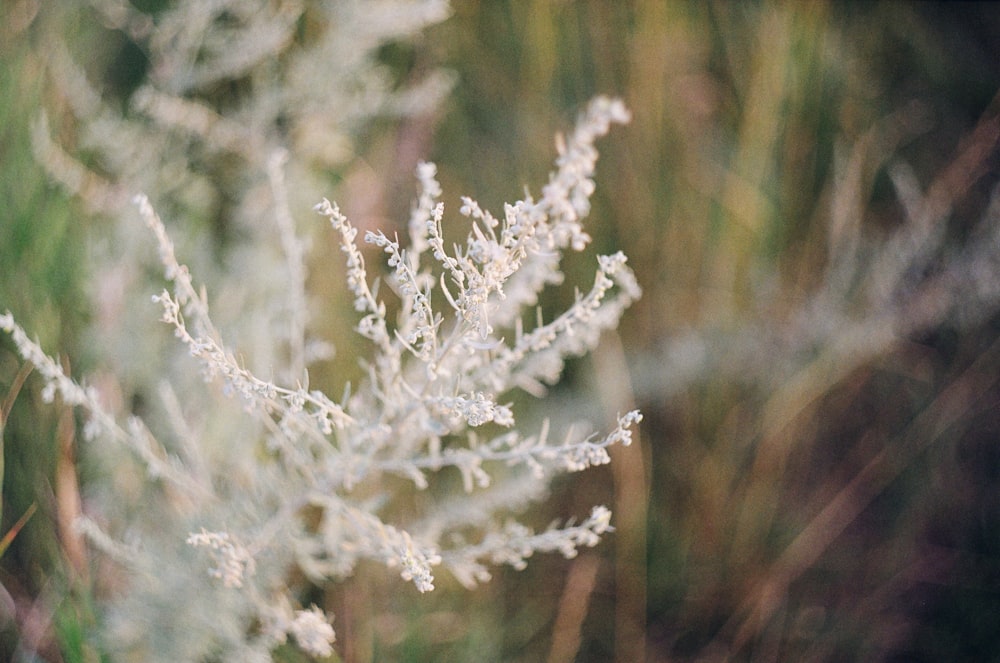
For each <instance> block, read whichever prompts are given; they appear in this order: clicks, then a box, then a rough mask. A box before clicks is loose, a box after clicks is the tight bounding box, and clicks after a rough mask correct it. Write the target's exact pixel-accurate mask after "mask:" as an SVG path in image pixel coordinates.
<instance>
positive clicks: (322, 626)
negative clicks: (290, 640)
mask: <svg viewBox="0 0 1000 663" xmlns="http://www.w3.org/2000/svg"><path fill="white" fill-rule="evenodd" d="M288 632H289V633H291V634H292V636H293V637H294V638H295V641H296V642H297V643H299V646H300V647H302V650H303V651H305V652H306V653H307V654H312V655H313V656H318V657H320V658H325V657H327V656H329V655H330V654H332V653H333V647H332V646H331V645H332V644H333V642H334V640H335V634H334V631H333V627H332V626H331V625H330V622H329V620H328V619H327V618H326V615H325V614H323V611H322V610H320V609H319V608H317V607H316V606H312V608H310V609H309V610H296V611H295V619H294V620H293V621H292V623H291V624H290V625H289V627H288Z"/></svg>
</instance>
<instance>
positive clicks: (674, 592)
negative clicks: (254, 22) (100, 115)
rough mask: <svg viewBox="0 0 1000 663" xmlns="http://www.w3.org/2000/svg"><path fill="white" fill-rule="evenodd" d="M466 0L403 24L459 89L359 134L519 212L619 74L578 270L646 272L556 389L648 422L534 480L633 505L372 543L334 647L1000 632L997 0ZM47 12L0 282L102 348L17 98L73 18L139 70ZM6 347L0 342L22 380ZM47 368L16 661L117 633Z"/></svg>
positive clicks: (471, 651)
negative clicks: (485, 569) (507, 536)
mask: <svg viewBox="0 0 1000 663" xmlns="http://www.w3.org/2000/svg"><path fill="white" fill-rule="evenodd" d="M137 4H138V3H137ZM453 6H454V15H453V17H452V18H451V19H450V20H448V21H447V22H446V23H444V24H442V25H440V26H438V27H436V28H434V29H433V30H432V31H430V33H429V34H428V35H427V36H426V38H425V39H424V40H420V41H417V42H415V43H412V44H400V45H396V46H391V47H387V48H386V49H384V54H383V55H384V58H385V60H386V62H387V63H388V64H389V65H391V66H392V67H394V68H395V69H396V71H397V72H398V74H399V76H400V77H401V79H405V77H406V76H407V75H408V74H409V73H410V72H412V71H416V70H419V69H421V68H426V67H437V66H440V67H444V68H447V69H449V70H451V71H453V72H454V73H455V74H456V75H457V83H456V85H455V89H454V92H453V94H452V95H451V96H450V97H449V98H448V100H447V101H446V103H445V105H444V106H443V107H442V108H441V109H440V112H439V113H438V114H437V115H436V116H434V117H433V118H430V119H428V118H423V119H421V120H414V121H403V122H385V123H375V124H374V125H373V126H372V127H370V128H369V130H368V131H369V133H368V134H367V135H366V137H365V141H363V144H364V145H366V146H367V148H365V149H364V150H362V152H361V153H360V154H359V158H360V159H361V160H363V161H365V162H366V163H367V164H368V165H370V167H371V168H372V169H373V171H374V172H375V173H376V174H379V175H382V174H383V173H384V177H385V180H386V183H387V188H386V192H385V196H386V200H385V205H386V207H387V209H388V210H389V211H390V212H391V213H390V214H389V215H388V216H389V218H390V219H393V220H395V221H396V222H398V223H403V222H404V221H405V218H406V213H407V210H408V208H409V204H410V198H411V196H412V192H413V190H414V186H413V183H412V179H411V178H410V175H409V174H410V173H411V172H412V167H413V165H415V163H416V160H417V159H419V158H429V159H430V160H433V161H435V162H436V163H437V164H438V166H439V173H440V178H441V181H442V185H443V189H444V191H445V197H444V202H445V205H446V209H449V210H450V211H451V212H450V213H449V217H448V218H450V219H455V214H454V211H455V210H456V209H457V207H458V195H459V194H464V195H470V196H473V197H475V198H477V199H478V200H479V201H480V202H481V203H482V204H483V206H484V207H487V208H490V209H492V210H499V209H500V206H501V204H502V202H503V201H510V200H513V199H516V198H519V197H521V196H522V194H523V186H524V185H528V186H529V187H531V189H532V191H534V192H536V193H537V192H538V191H539V190H540V187H541V184H542V183H544V181H545V177H546V173H547V172H548V170H549V169H550V167H551V163H552V160H553V157H554V147H553V145H554V143H553V140H552V136H553V134H554V133H556V132H557V131H560V130H568V129H569V128H570V127H571V126H572V122H573V119H574V117H575V115H576V113H577V112H578V111H579V110H580V109H581V108H582V107H583V105H584V104H585V103H586V101H587V100H588V99H589V98H591V97H592V96H594V95H595V94H601V93H603V94H610V95H616V96H621V97H623V98H624V99H625V101H626V103H627V104H628V106H629V107H630V108H631V110H632V112H633V114H634V118H633V122H632V124H631V125H629V126H627V127H625V128H623V129H616V130H614V131H613V132H612V134H611V135H610V136H609V137H607V138H605V139H603V140H602V141H601V143H600V144H599V146H598V147H599V149H600V150H601V160H600V161H599V162H598V174H597V193H596V195H595V198H594V209H593V212H592V215H591V219H590V220H589V222H588V231H589V232H590V233H591V234H592V235H593V236H594V248H593V249H590V250H588V251H587V252H585V255H584V256H580V257H578V258H579V259H577V258H574V259H573V260H572V261H570V263H569V264H568V266H567V269H568V272H569V274H568V278H567V283H568V284H571V285H572V284H578V283H587V282H588V280H589V278H591V274H592V270H593V267H592V264H593V254H594V252H595V251H596V252H610V251H614V250H617V249H622V250H623V251H624V252H625V253H626V254H627V255H628V256H629V260H630V264H631V265H632V266H633V268H634V269H635V271H636V273H637V275H638V278H639V282H640V283H641V284H642V286H643V288H644V292H645V294H644V297H643V299H642V300H641V301H640V302H639V303H638V304H637V305H636V306H634V307H633V309H632V310H630V311H629V312H627V314H626V316H625V320H624V323H623V324H622V326H621V328H620V330H619V332H618V333H617V334H616V335H614V336H613V337H610V338H608V339H606V342H605V343H603V344H602V346H601V347H600V348H599V349H598V351H597V352H596V353H595V354H594V355H593V356H592V357H590V358H587V359H585V360H581V361H577V362H574V363H573V364H572V365H571V366H570V369H569V372H568V376H567V382H566V383H565V384H564V385H562V386H560V388H558V389H557V390H555V391H554V393H553V394H552V400H551V401H545V402H543V403H542V404H541V408H542V410H539V412H540V414H551V416H552V417H553V418H554V420H556V421H561V420H565V419H569V418H572V417H574V416H576V414H577V413H581V412H582V413H586V414H588V415H589V417H590V418H591V419H592V420H596V421H595V423H596V424H597V425H599V426H600V427H606V426H607V425H608V422H609V421H611V420H612V417H613V415H614V413H615V412H616V411H624V410H625V409H626V408H630V407H633V406H637V407H639V408H641V409H642V411H643V413H644V415H645V417H646V419H645V421H644V423H643V428H642V432H641V436H640V440H639V444H637V445H635V446H633V447H631V448H629V449H628V450H625V451H623V452H620V453H618V455H617V456H616V458H615V463H613V465H612V467H611V468H602V469H601V470H592V471H591V472H589V473H587V474H586V475H584V476H578V477H572V478H571V480H568V481H564V482H559V483H558V484H557V485H556V486H555V491H554V495H553V499H552V500H551V501H550V502H549V503H547V504H546V505H545V506H544V508H543V509H541V510H540V512H539V516H538V519H539V523H540V524H541V525H543V526H544V524H545V523H546V522H547V521H548V519H549V518H556V517H560V516H564V515H565V514H567V513H569V514H578V515H583V514H584V513H586V509H587V508H588V506H589V505H590V504H593V503H595V502H600V501H607V502H608V503H609V504H610V505H611V506H612V507H613V510H615V511H616V516H615V523H616V526H617V528H618V531H617V533H616V534H615V535H613V536H611V537H608V538H607V539H606V540H605V541H604V542H602V544H601V545H600V546H598V547H597V548H595V549H593V550H592V551H587V552H586V553H585V554H582V555H581V557H580V558H578V559H576V560H572V561H567V560H563V559H561V558H558V557H544V558H536V559H534V560H532V564H530V565H529V568H528V569H527V570H526V571H524V572H513V571H509V570H502V569H498V570H497V573H496V579H495V580H494V582H493V583H491V584H490V585H488V586H485V587H482V588H480V589H479V590H477V591H476V592H473V593H465V592H464V591H462V590H458V589H454V588H451V587H449V588H447V591H439V592H435V595H433V596H430V597H419V598H418V599H414V600H410V599H409V598H403V597H400V596H398V595H397V594H396V593H395V591H396V590H395V589H394V588H395V584H394V583H395V582H396V579H393V578H389V581H388V582H381V581H378V580H374V579H373V577H372V576H374V575H376V574H383V575H384V571H383V570H381V569H379V570H376V572H375V573H360V574H359V576H358V577H357V578H355V579H352V580H351V581H349V582H348V583H347V586H346V587H345V588H344V590H343V592H342V594H343V595H344V596H349V597H351V598H343V597H341V598H339V599H333V603H334V612H335V613H336V614H337V615H338V616H337V622H336V623H335V626H336V628H337V630H338V652H339V654H338V655H339V656H341V657H342V658H343V659H344V660H349V661H364V660H405V661H432V660H433V661H447V660H456V661H457V660H482V659H481V658H479V656H478V655H477V653H480V654H481V652H490V655H489V656H488V657H487V660H494V659H495V660H518V661H537V660H546V659H548V660H579V661H609V660H616V661H623V662H624V661H639V660H643V659H645V660H649V661H674V660H678V661H687V660H753V661H757V660H760V661H769V660H787V661H809V660H816V661H840V660H872V661H887V660H892V661H945V660H947V661H963V660H968V661H982V660H994V659H996V658H997V657H1000V483H998V482H1000V446H998V441H1000V407H998V406H1000V399H998V397H1000V390H998V387H997V384H996V382H997V376H1000V348H998V345H997V341H998V338H1000V337H998V333H997V332H998V329H1000V326H998V325H1000V316H998V314H997V313H998V308H997V302H998V301H1000V294H998V293H1000V266H998V264H1000V243H998V242H997V237H998V236H1000V235H998V233H997V231H996V228H997V227H998V225H1000V218H998V211H997V205H996V203H994V202H993V196H994V188H995V187H996V185H997V183H998V181H1000V178H998V176H997V175H998V170H997V166H998V154H1000V152H998V151H997V149H996V148H997V140H998V138H997V136H998V133H997V130H996V127H997V126H998V111H1000V108H998V106H997V101H996V98H995V95H996V94H997V91H998V89H1000V12H997V11H996V10H995V9H994V8H993V6H992V5H990V4H953V3H919V4H904V3H877V4H875V3H872V4H869V3H836V2H810V3H768V2H753V3H735V2H733V3H727V2H708V3H702V2H663V1H657V0H645V1H643V0H632V1H621V2H608V1H597V0H594V1H589V2H569V1H557V0H549V1H545V0H525V1H511V2H502V1H492V0H491V1H485V0H483V1H480V2H473V1H457V0H456V2H454V3H453ZM38 9H39V3H37V2H36V3H33V2H29V1H26V0H22V1H14V0H8V1H6V2H4V4H3V6H2V13H3V14H2V17H0V25H2V27H0V31H2V39H0V56H2V61H3V63H4V64H3V67H2V68H0V155H2V156H0V186H2V194H3V204H2V207H0V233H2V234H0V271H2V279H0V308H9V309H10V310H11V311H13V312H14V314H15V316H16V317H17V318H18V319H19V321H20V322H21V324H22V325H23V326H25V327H26V328H27V329H29V330H30V331H31V332H32V333H36V334H38V335H39V337H40V341H41V342H42V345H43V346H44V347H46V348H48V349H50V350H51V349H54V348H58V349H59V350H60V353H61V354H62V355H64V356H65V357H66V358H67V360H68V361H70V362H71V365H72V370H73V373H74V374H76V375H79V374H81V373H82V372H85V370H86V367H87V362H88V361H90V360H91V358H90V357H88V355H87V351H86V348H83V347H81V343H80V339H81V336H82V332H81V330H82V329H83V327H84V326H85V325H86V323H87V321H88V310H90V309H89V305H88V303H87V301H86V299H85V297H84V296H83V294H82V293H83V291H84V288H83V287H82V283H83V282H84V281H83V280H84V279H86V278H87V275H86V274H85V272H84V269H83V256H82V250H83V249H82V243H83V241H84V237H86V236H88V233H94V232H99V228H98V226H96V224H95V222H94V221H93V220H91V219H89V218H88V217H87V216H86V215H85V214H83V213H82V210H81V209H79V206H77V205H74V204H73V203H72V201H70V200H68V199H67V197H66V196H65V195H64V194H63V193H62V192H61V190H60V189H59V188H58V187H56V186H55V185H53V184H51V183H49V182H48V181H47V180H46V178H45V175H44V173H43V172H42V171H41V169H40V168H39V167H38V166H37V165H35V163H34V160H33V158H32V153H31V148H30V141H29V138H28V128H29V126H30V122H31V121H32V119H33V118H34V117H35V116H36V114H37V112H38V109H39V108H40V107H41V106H46V107H48V108H49V112H50V114H51V113H57V112H58V110H59V104H58V98H57V96H56V95H54V93H53V92H52V91H51V90H49V89H47V88H46V85H45V80H44V75H43V73H42V65H41V59H40V55H41V53H43V52H44V50H45V49H46V40H47V39H48V38H49V35H51V34H52V33H51V32H49V31H51V30H62V31H64V34H65V36H66V38H67V39H73V40H76V41H77V43H80V44H85V45H86V52H90V53H93V61H92V62H88V63H86V65H87V67H88V70H89V71H90V72H91V74H92V75H95V72H96V74H98V75H101V76H103V77H104V79H103V80H104V83H103V87H104V89H105V91H106V92H107V93H108V94H109V95H112V96H115V95H117V97H120V98H121V99H125V98H127V96H128V94H129V92H130V91H131V90H132V89H134V88H135V86H136V85H137V84H138V83H139V82H140V81H141V78H142V75H143V71H142V67H141V59H140V60H138V61H137V59H136V58H137V49H136V48H134V47H133V46H132V45H131V44H130V42H129V40H128V38H127V37H125V36H124V35H122V34H109V33H108V31H106V30H102V29H101V28H100V26H99V23H98V22H97V21H96V18H95V22H94V24H93V25H87V24H86V23H85V22H81V23H79V24H76V25H72V26H69V25H52V24H49V23H46V22H45V21H44V20H43V18H44V17H43V16H39V13H38ZM41 14H44V12H41ZM83 15H84V16H85V17H86V13H85V12H84V14H83ZM908 186H909V187H910V188H909V189H908V188H907V187H908ZM914 186H915V187H916V188H915V191H916V193H914V191H913V189H914ZM921 191H922V192H923V195H921V194H920V192H921ZM387 230H388V229H387ZM907 238H913V242H912V243H913V244H914V245H915V246H911V245H910V244H908V243H907V241H906V240H907ZM995 263H996V264H995ZM887 275H888V276H887ZM572 294H573V293H572V290H571V289H570V288H567V289H565V290H563V289H557V290H556V291H555V292H553V293H551V294H550V298H549V301H547V302H546V306H551V307H553V308H554V307H555V306H557V305H560V304H563V305H564V304H565V303H566V302H567V301H569V298H571V297H572ZM18 370H19V362H18V361H17V360H16V358H15V355H14V353H13V352H12V348H11V344H10V342H9V340H8V339H7V338H2V339H0V396H6V395H7V394H8V393H13V387H12V386H10V385H13V384H14V380H15V376H16V374H17V372H18ZM38 392H39V386H38V384H37V383H36V382H35V381H34V380H33V379H32V378H31V377H30V376H29V379H28V381H27V382H26V384H25V387H24V388H23V389H22V390H20V392H19V393H18V394H17V398H16V401H15V403H14V407H13V410H12V412H11V415H10V418H9V420H7V421H6V422H5V423H6V427H5V429H4V431H3V433H4V434H3V445H4V447H3V451H4V474H3V521H2V529H0V532H6V531H7V530H8V529H9V528H10V527H11V525H12V523H14V521H16V520H17V519H18V518H19V517H20V516H21V515H22V514H24V513H25V512H26V511H27V510H28V509H29V507H30V506H31V505H32V504H37V505H38V511H37V512H36V513H35V514H34V516H33V517H32V518H31V520H30V521H29V522H28V524H27V526H26V527H25V528H24V529H23V530H22V531H21V532H20V533H19V534H18V536H17V537H16V538H15V540H14V542H13V544H12V546H11V547H10V549H9V550H7V551H6V552H5V553H4V555H3V557H2V559H0V582H2V585H3V587H4V588H6V594H7V595H5V596H3V597H0V598H2V599H3V600H2V601H0V629H2V634H3V639H2V640H3V647H4V649H3V650H2V651H0V658H4V659H5V660H6V659H7V658H14V657H15V656H22V657H23V658H22V660H36V659H33V658H31V657H32V656H37V657H38V660H46V661H59V660H66V661H79V660H99V656H100V653H99V652H98V651H96V650H95V649H94V647H93V646H92V645H90V644H88V640H87V637H86V635H87V633H88V631H89V630H90V629H92V628H93V624H94V619H95V616H94V615H95V609H94V608H93V607H92V602H93V599H94V597H95V596H99V595H100V594H101V592H102V588H101V587H97V586H95V584H94V583H93V582H92V581H91V580H89V579H88V576H87V574H86V573H83V572H81V571H80V570H79V569H77V570H76V571H74V570H73V568H74V567H73V565H74V563H75V562H74V559H75V558H74V553H71V552H70V551H68V550H67V544H66V542H65V539H61V538H60V534H59V532H60V529H59V525H58V515H59V514H58V512H59V508H58V506H57V504H58V501H57V499H56V497H55V496H56V494H57V493H58V492H59V489H58V486H59V485H60V484H59V482H60V481H66V480H67V479H66V478H65V473H66V471H67V470H70V471H71V473H73V472H77V473H79V466H78V464H77V461H76V460H75V459H74V457H73V454H74V453H75V452H73V451H72V434H71V432H70V431H71V430H72V425H68V424H67V422H66V420H65V417H66V415H65V414H64V413H61V412H59V411H58V409H57V408H53V407H51V406H47V405H44V404H43V403H41V399H40V397H39V393H38ZM595 404H598V405H599V406H600V408H602V409H598V408H595ZM548 408H551V410H552V411H551V412H548V411H543V410H546V409H548ZM594 412H602V413H603V414H598V415H595V414H594ZM60 418H62V419H63V423H62V425H61V426H60V423H59V422H60ZM70 423H71V422H70ZM81 480H82V481H83V482H84V494H85V493H86V490H85V487H86V480H87V477H86V473H85V472H83V476H82V477H81ZM338 601H339V603H338ZM15 660H16V659H15Z"/></svg>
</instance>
